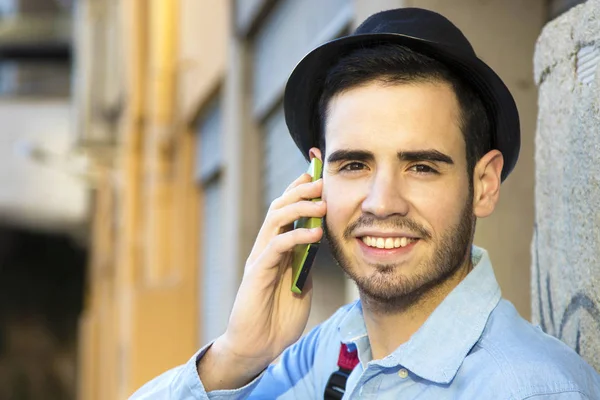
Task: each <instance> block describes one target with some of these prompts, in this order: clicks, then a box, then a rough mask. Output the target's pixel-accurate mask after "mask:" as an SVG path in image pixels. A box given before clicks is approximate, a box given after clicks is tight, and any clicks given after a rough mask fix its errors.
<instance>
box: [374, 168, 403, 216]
mask: <svg viewBox="0 0 600 400" xmlns="http://www.w3.org/2000/svg"><path fill="white" fill-rule="evenodd" d="M408 210H409V203H408V201H407V200H406V199H405V197H404V196H403V191H402V182H401V181H400V179H397V177H396V174H394V173H393V172H391V171H390V172H388V171H382V170H380V171H378V172H377V173H376V174H375V176H374V177H373V180H372V183H371V187H370V188H369V192H368V194H367V196H366V197H365V199H364V200H363V202H362V211H363V213H370V214H372V215H374V216H376V217H378V218H387V217H389V216H391V215H394V214H398V215H402V216H406V214H408Z"/></svg>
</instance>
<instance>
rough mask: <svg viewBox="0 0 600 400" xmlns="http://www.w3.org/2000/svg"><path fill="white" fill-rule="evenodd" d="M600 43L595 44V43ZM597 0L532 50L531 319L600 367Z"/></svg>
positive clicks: (559, 23) (553, 25) (561, 21)
mask: <svg viewBox="0 0 600 400" xmlns="http://www.w3.org/2000/svg"><path fill="white" fill-rule="evenodd" d="M595 43H596V44H595ZM597 43H600V2H599V1H597V0H589V1H588V2H587V3H585V4H584V5H581V6H578V7H575V8H573V9H572V10H571V11H569V12H567V13H566V14H564V15H562V16H561V17H559V18H558V19H556V20H554V21H552V22H550V23H549V24H548V25H547V26H546V27H545V28H544V31H543V32H542V34H541V36H540V38H539V41H538V44H537V48H536V52H535V79H536V83H537V84H538V86H539V118H538V128H537V133H536V154H535V162H536V173H535V178H536V185H535V223H536V229H535V235H534V239H533V243H532V255H533V260H532V294H533V299H532V300H533V302H532V303H533V304H532V308H533V309H532V311H533V320H534V322H536V323H539V324H540V325H541V326H542V328H543V329H544V330H545V331H546V332H548V333H550V334H552V335H555V336H557V337H558V338H560V339H561V340H563V341H564V342H566V343H567V344H568V345H570V346H571V347H573V348H574V349H575V350H576V351H578V352H579V353H580V354H581V355H582V356H583V357H584V358H586V359H587V360H588V361H589V362H590V363H591V364H592V365H593V366H594V367H595V368H596V369H597V370H600V335H599V334H598V332H600V291H599V290H598V288H599V287H600V212H599V211H598V210H599V209H600V178H599V177H600V156H599V155H598V149H599V148H600V137H599V136H598V126H599V123H600V121H599V120H600V117H599V112H598V110H599V109H600V99H599V96H598V93H599V91H600V80H599V77H598V74H597V73H596V71H597V64H598V60H599V59H600V55H599V48H598V44H597Z"/></svg>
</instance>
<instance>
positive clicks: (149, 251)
mask: <svg viewBox="0 0 600 400" xmlns="http://www.w3.org/2000/svg"><path fill="white" fill-rule="evenodd" d="M591 1H594V0H590V2H591ZM581 2H582V1H569V0H528V1H526V2H524V1H521V0H504V1H502V2H482V1H477V0H454V1H452V2H448V1H442V0H327V1H316V0H300V1H299V0H223V1H212V0H171V1H164V0H128V1H120V0H78V1H68V0H37V1H34V0H0V17H1V19H0V95H1V97H0V121H1V125H0V126H2V127H3V128H4V129H3V133H2V134H1V135H0V138H1V139H0V140H1V143H2V144H3V145H2V146H0V154H1V156H0V217H1V221H2V222H1V223H0V286H1V287H0V296H1V298H2V301H1V303H0V310H1V311H0V312H1V314H0V399H4V398H6V399H50V398H51V399H73V398H79V399H85V400H97V399H98V400H100V399H102V400H103V399H115V398H126V397H127V396H128V395H129V394H131V393H132V392H133V391H134V390H135V389H136V388H138V387H139V386H141V385H142V384H143V383H144V382H146V381H148V380H149V379H151V378H152V377H154V376H156V375H158V374H159V373H161V372H163V371H165V370H167V369H169V368H171V367H173V366H175V365H178V364H181V363H183V362H185V361H186V360H187V359H188V358H189V357H190V356H191V355H192V354H193V353H194V352H195V351H196V350H197V349H198V348H199V347H200V346H201V345H202V344H203V343H206V342H207V341H209V340H211V339H213V338H215V337H216V336H218V335H219V334H220V333H222V332H223V330H224V328H225V326H226V323H227V319H228V315H229V311H230V309H231V306H232V304H233V300H234V296H235V293H236V291H237V285H238V284H239V281H240V279H241V274H242V271H243V267H244V263H245V259H246V257H247V254H248V253H249V251H250V248H251V246H252V244H253V240H254V237H255V235H256V233H257V232H258V229H259V227H260V224H261V223H262V219H263V217H264V215H265V212H266V209H267V207H268V205H269V203H270V202H271V200H273V199H274V198H275V197H277V196H278V195H279V194H280V193H281V192H282V191H283V190H284V188H285V187H286V186H287V185H288V184H289V182H290V181H291V180H293V179H294V178H295V177H296V176H298V175H299V174H300V173H302V172H303V171H304V170H305V169H306V163H305V161H304V159H303V158H302V156H301V155H300V154H299V153H298V152H297V150H296V148H295V146H294V144H293V142H292V141H291V139H290V138H289V137H288V134H287V129H286V127H285V122H284V118H283V109H282V94H283V89H284V85H285V82H286V79H287V76H288V74H289V73H290V72H291V70H292V69H293V67H294V66H295V64H296V63H297V62H298V61H299V60H300V59H301V57H302V56H303V55H304V54H305V53H307V52H308V51H310V50H311V49H312V48H313V47H315V46H316V45H318V44H320V43H322V42H324V41H327V40H331V39H334V38H336V37H339V36H341V35H344V34H346V33H348V32H350V31H351V30H352V29H353V28H355V27H356V26H357V25H358V24H359V23H360V22H361V21H362V20H364V19H365V18H366V17H367V16H368V15H370V14H372V13H374V12H377V11H380V10H383V9H388V8H393V7H409V6H416V7H424V8H429V9H432V10H435V11H438V12H440V13H442V14H443V15H446V16H447V17H448V18H449V19H450V20H452V21H453V22H455V23H456V24H457V25H458V26H459V27H460V28H461V29H462V30H463V32H464V33H465V34H466V36H467V37H468V38H469V39H470V40H471V41H472V44H473V46H474V48H475V50H476V52H477V53H478V55H479V56H480V57H481V58H482V59H484V60H485V61H486V62H487V63H488V64H489V65H491V66H492V67H493V68H494V69H495V70H496V71H497V72H498V73H499V75H500V76H501V77H502V78H503V79H504V81H505V82H506V84H507V85H508V86H509V88H510V90H511V92H512V93H513V95H514V97H515V100H516V102H517V105H518V107H519V110H520V114H521V126H522V149H521V158H520V161H519V164H518V166H517V168H516V169H515V172H514V173H513V174H512V175H511V177H510V179H508V180H507V182H506V183H505V184H504V185H503V195H502V197H501V201H500V205H499V207H498V209H497V211H496V212H495V213H494V215H493V216H492V217H490V218H488V219H486V220H482V221H480V222H479V224H478V227H477V234H476V243H477V244H478V245H480V246H483V247H485V248H487V249H488V250H489V252H490V253H491V257H492V259H493V260H494V266H495V272H496V275H497V277H498V280H499V282H500V285H501V287H502V290H503V294H504V296H505V297H506V298H508V299H509V300H511V301H512V302H513V303H514V304H515V306H516V307H517V309H518V310H519V312H520V313H521V314H522V315H523V316H524V317H525V318H527V319H529V318H531V317H532V310H531V301H532V300H531V294H530V293H531V289H530V287H531V280H530V275H531V272H530V271H531V268H530V266H531V264H532V259H531V256H530V247H531V241H532V234H533V227H534V168H535V167H534V137H535V131H536V120H537V116H538V113H537V96H538V91H537V88H536V84H535V82H534V76H533V55H534V50H535V43H536V40H537V38H538V37H539V36H540V33H541V31H542V28H543V27H544V25H545V24H546V22H547V21H549V20H552V19H554V18H555V17H557V16H559V15H561V14H562V13H564V12H565V11H567V10H569V9H570V8H571V7H572V6H574V5H575V4H576V3H581ZM313 271H314V280H315V296H314V307H313V310H312V313H311V316H310V321H309V327H312V326H314V325H315V324H317V323H319V322H320V321H322V320H324V319H326V318H327V317H328V316H329V315H331V314H332V313H333V312H334V311H335V310H336V309H337V308H338V307H339V306H341V305H342V304H344V303H346V302H348V301H350V300H352V299H354V298H355V297H356V289H355V288H354V287H353V284H352V283H351V282H349V281H348V280H347V279H346V278H345V277H344V275H343V274H342V272H341V271H340V269H339V268H338V267H337V266H336V265H335V263H334V261H333V260H332V257H331V255H330V253H329V251H328V250H327V249H323V250H322V251H320V254H319V258H318V260H317V265H316V266H315V268H314V270H313ZM534 283H535V282H534ZM534 286H535V285H534ZM536 304H537V303H536ZM533 317H534V319H535V318H536V313H535V310H534V313H533ZM538 317H539V316H538ZM54 393H56V394H54ZM51 396H54V397H51Z"/></svg>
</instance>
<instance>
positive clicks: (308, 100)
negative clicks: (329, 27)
mask: <svg viewBox="0 0 600 400" xmlns="http://www.w3.org/2000/svg"><path fill="white" fill-rule="evenodd" d="M380 43H381V44H382V43H395V44H400V45H404V46H406V47H408V48H410V49H412V50H414V51H416V52H418V53H421V54H424V55H427V56H429V57H431V58H433V59H436V60H438V61H440V62H442V63H443V64H444V65H446V66H447V67H448V68H449V69H450V70H451V71H453V72H454V73H455V74H456V75H457V76H458V77H459V78H461V79H463V80H464V81H465V82H466V83H467V84H470V85H472V87H473V88H474V89H475V91H476V92H477V93H478V94H479V95H480V96H481V99H482V101H483V104H484V106H485V108H486V111H487V114H488V117H489V120H490V125H491V127H492V128H493V132H492V148H494V149H498V150H499V151H500V152H501V153H502V156H503V158H504V167H503V169H502V180H503V181H504V179H505V178H506V177H507V176H508V174H510V172H511V171H512V170H513V168H514V167H515V165H516V163H517V159H518V157H519V150H520V146H521V139H520V127H519V113H518V111H517V106H516V104H515V101H514V99H513V97H512V95H511V93H510V91H509V90H508V88H507V87H506V85H505V84H504V83H503V82H502V79H500V77H499V76H498V75H497V74H496V73H495V72H494V71H493V70H492V69H491V68H490V67H488V66H487V65H486V64H485V63H484V62H483V61H481V60H480V59H479V58H477V57H476V56H475V55H474V54H466V53H464V52H461V51H457V49H456V48H452V49H451V48H449V47H448V46H445V45H443V44H440V43H434V42H430V41H426V40H423V39H419V38H415V37H411V36H406V35H402V34H395V33H370V34H357V35H351V36H346V37H343V38H340V39H335V40H332V41H330V42H327V43H325V44H323V45H321V46H319V47H317V48H316V49H314V50H312V51H311V52H310V53H308V54H307V55H306V56H305V57H304V58H303V59H302V60H301V61H300V62H299V63H298V65H297V66H296V68H294V70H293V71H292V73H291V75H290V77H289V79H288V82H287V85H286V88H285V94H284V112H285V121H286V124H287V126H288V129H289V131H290V134H291V136H292V139H293V140H294V142H295V143H296V145H297V146H298V148H299V149H300V151H301V152H302V154H303V155H304V157H305V158H306V159H307V160H308V157H309V155H308V152H309V150H310V148H311V147H318V135H319V131H318V130H319V126H318V123H319V122H318V118H317V104H318V100H319V96H320V95H321V91H322V86H323V83H324V80H325V77H326V75H327V71H328V70H329V68H331V67H332V66H334V65H335V63H336V62H337V61H338V60H339V59H340V58H341V57H343V56H344V55H346V54H348V53H349V52H351V51H352V50H355V49H358V48H361V47H369V46H373V45H375V44H380Z"/></svg>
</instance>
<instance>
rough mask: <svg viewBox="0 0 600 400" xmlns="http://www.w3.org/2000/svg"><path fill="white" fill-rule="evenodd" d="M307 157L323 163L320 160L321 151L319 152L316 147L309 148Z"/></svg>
mask: <svg viewBox="0 0 600 400" xmlns="http://www.w3.org/2000/svg"><path fill="white" fill-rule="evenodd" d="M308 156H309V158H310V159H311V160H312V159H313V158H315V157H316V158H318V159H319V160H321V161H323V158H321V157H322V155H321V150H319V149H318V148H317V147H311V149H310V150H309V151H308Z"/></svg>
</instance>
